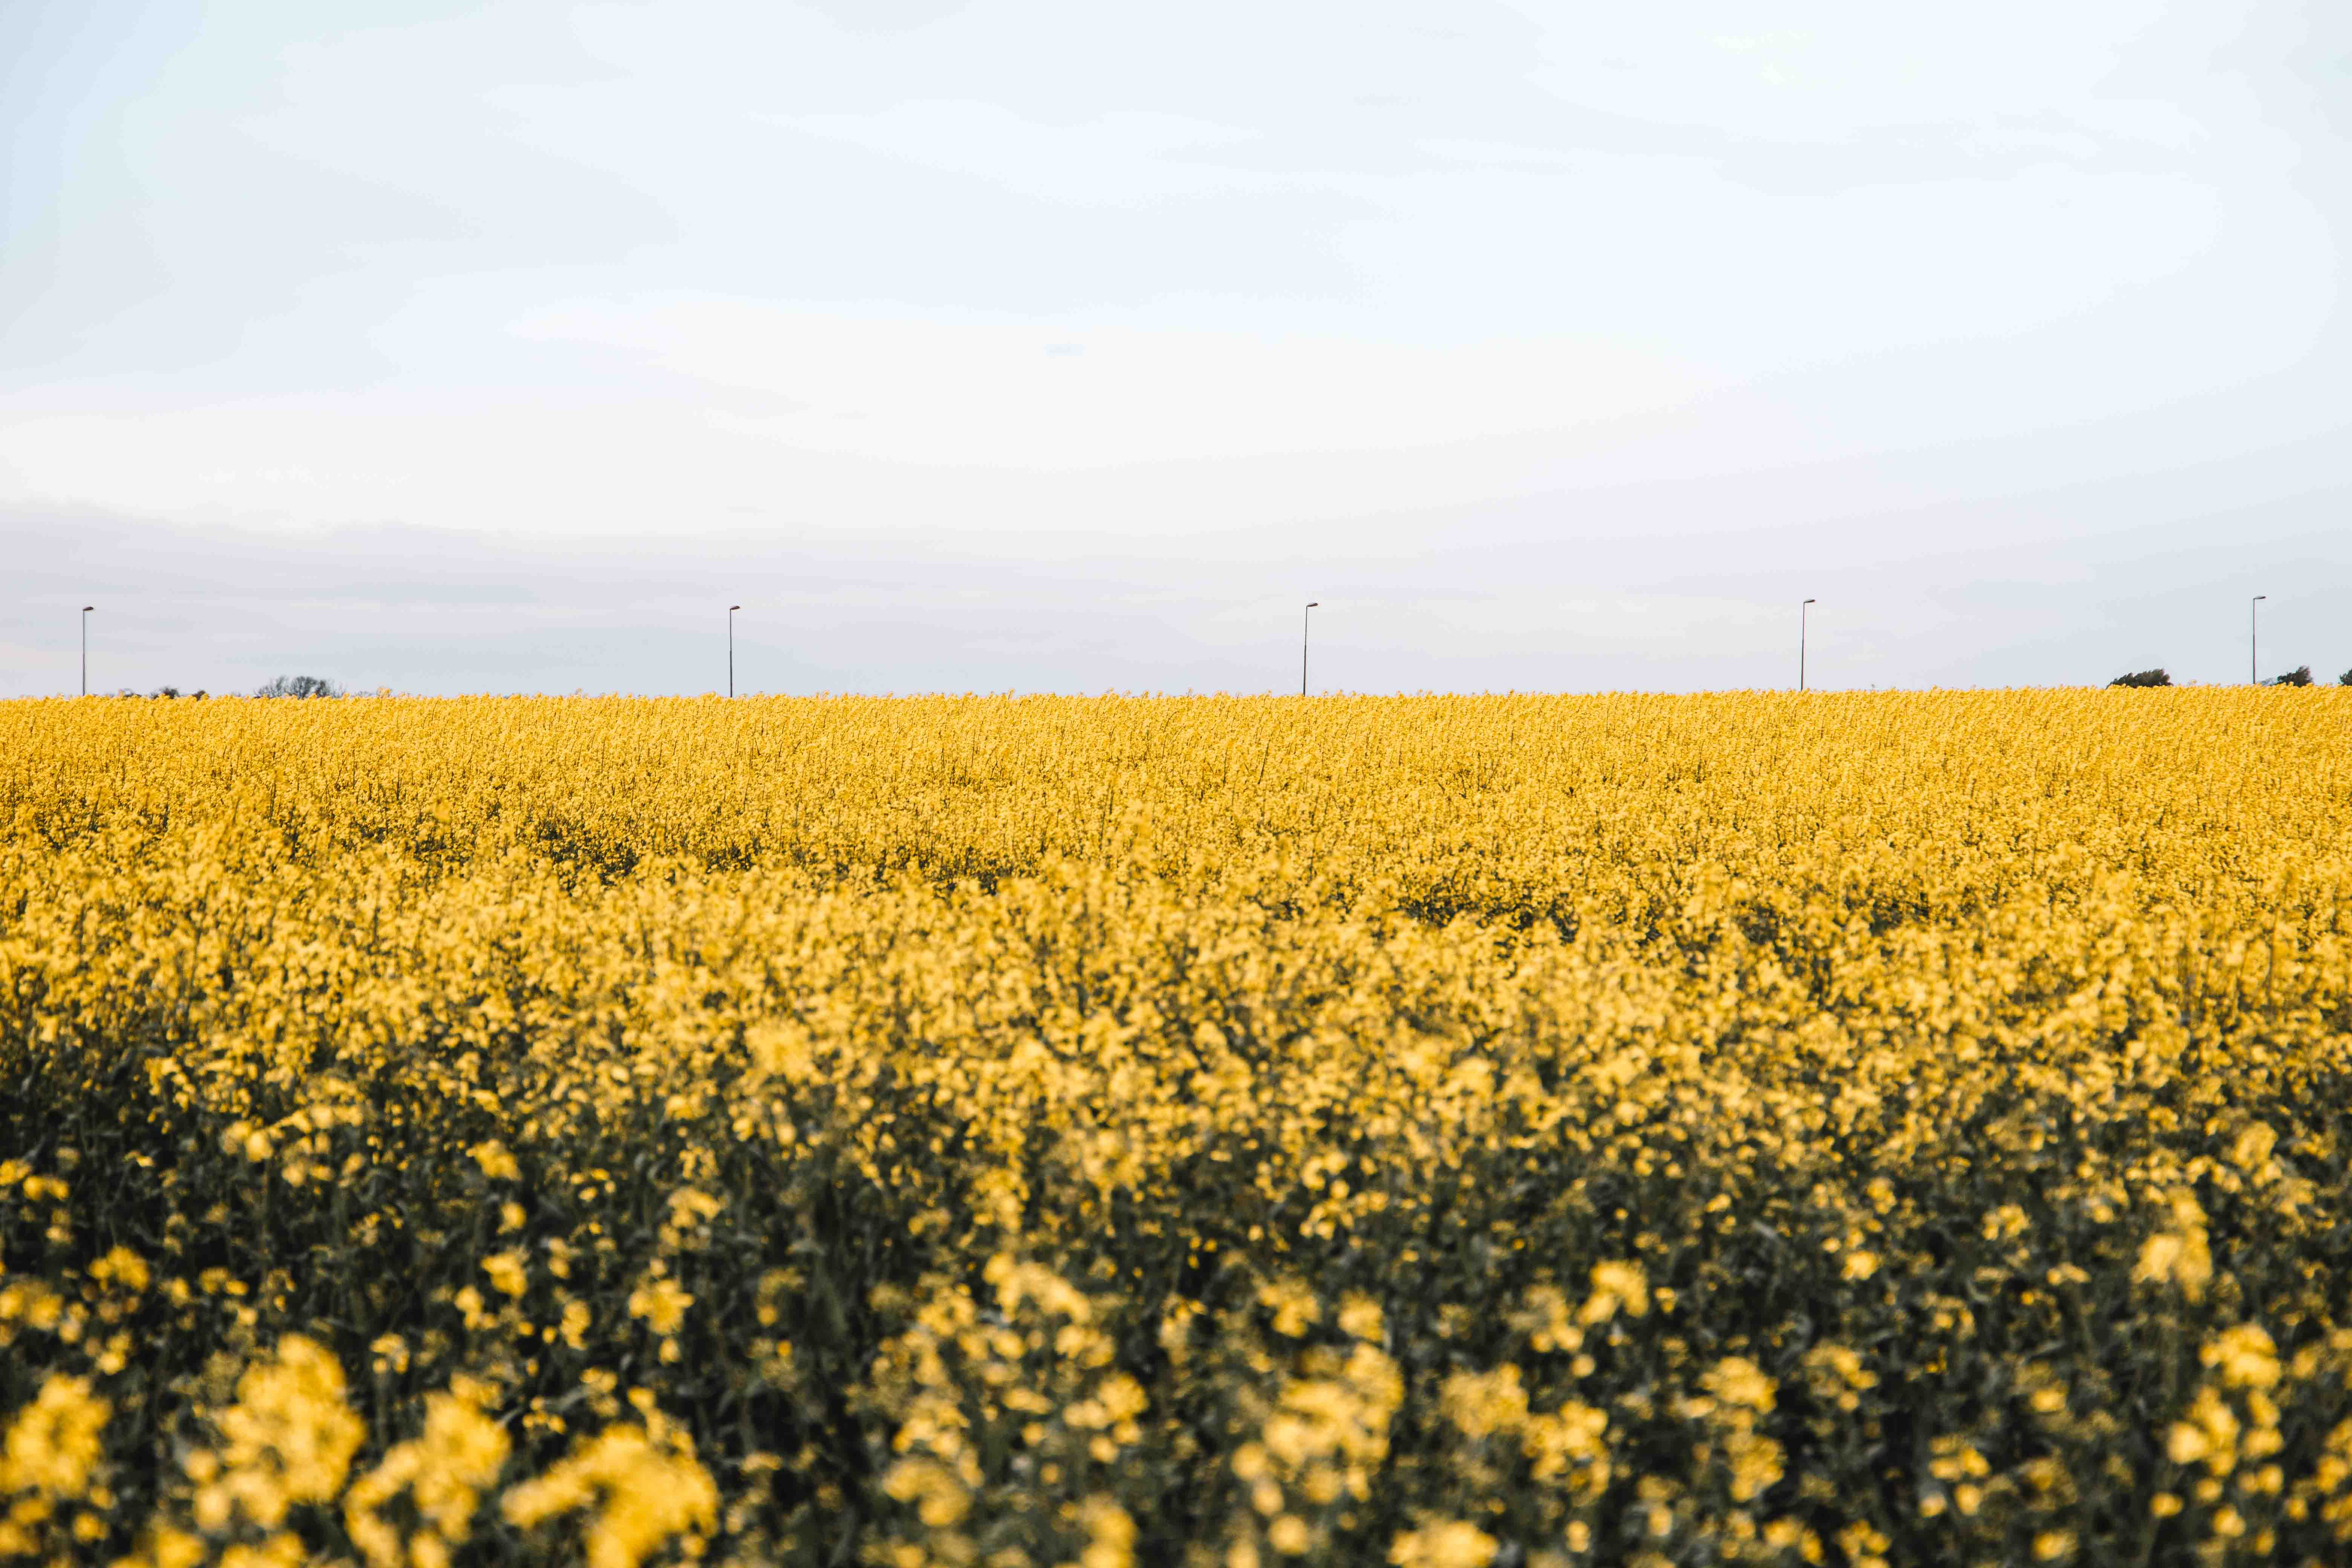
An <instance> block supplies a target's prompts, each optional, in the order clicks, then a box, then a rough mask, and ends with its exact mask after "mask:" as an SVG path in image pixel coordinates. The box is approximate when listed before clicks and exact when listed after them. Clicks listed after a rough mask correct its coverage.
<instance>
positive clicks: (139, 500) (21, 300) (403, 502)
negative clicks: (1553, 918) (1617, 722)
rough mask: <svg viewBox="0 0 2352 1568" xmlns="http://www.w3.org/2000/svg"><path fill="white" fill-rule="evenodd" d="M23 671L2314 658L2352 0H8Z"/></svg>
mask: <svg viewBox="0 0 2352 1568" xmlns="http://www.w3.org/2000/svg"><path fill="white" fill-rule="evenodd" d="M0 160H4V161H0V553H5V560H4V561H0V695H9V694H26V693H36V692H49V691H58V690H70V689H74V687H75V685H76V683H77V681H78V679H79V673H78V671H79V667H78V662H77V658H78V644H77V641H76V637H77V631H76V621H77V611H78V608H79V605H83V604H86V603H94V604H97V605H99V609H98V610H97V612H96V613H94V614H93V615H92V616H91V617H90V635H91V651H90V679H91V684H92V687H93V689H115V688H118V687H121V686H131V687H136V688H140V689H146V688H151V687H152V686H155V685H157V684H160V683H163V682H166V681H169V682H172V683H174V684H178V685H182V686H185V687H196V686H206V687H210V688H212V689H247V688H250V687H252V686H253V685H255V684H257V683H258V682H259V681H260V680H262V679H266V678H267V677H268V676H270V675H272V674H278V673H285V672H295V671H301V672H310V673H317V674H321V675H326V676H330V677H331V678H333V679H338V680H341V681H343V682H345V683H347V684H350V685H352V686H355V687H360V688H374V687H377V686H390V687H393V688H394V689H404V690H417V691H463V690H526V689H546V690H571V689H575V688H580V689H590V690H608V689H615V690H642V691H698V690H705V689H714V688H718V687H720V686H722V685H723V683H724V678H725V664H724V659H725V653H724V647H725V645H724V626H725V606H726V605H729V604H741V605H743V606H744V609H743V611H742V612H741V613H740V615H739V616H738V617H737V621H738V627H739V642H738V650H737V658H738V679H739V682H740V685H741V687H742V689H761V690H785V691H803V690H823V689H831V690H845V689H863V690H892V689H895V690H909V689H956V690H962V689H1005V688H1016V689H1055V690H1081V691H1092V690H1101V689H1107V688H1117V689H1165V690H1183V689H1197V690H1212V689H1236V690H1262V689H1276V690H1279V689H1296V688H1297V674H1298V659H1297V655H1298V636H1299V623H1300V618H1301V606H1302V605H1303V604H1304V603H1305V602H1306V601H1307V599H1310V598H1314V599H1319V600H1320V602H1321V604H1322V608H1320V609H1318V610H1317V611H1316V612H1315V617H1316V626H1315V633H1314V640H1315V654H1314V664H1313V668H1312V670H1311V674H1312V676H1313V679H1314V683H1315V685H1316V686H1317V687H1318V689H1338V688H1346V689H1366V690H1393V689H1509V688H1517V689H1567V690H1589V689H1611V688H1643V689H1693V688H1701V687H1723V686H1753V685H1778V684H1786V683H1789V682H1790V681H1792V680H1793V679H1794V677H1795V665H1796V651H1797V649H1796V644H1797V629H1798V628H1797V620H1798V611H1797V605H1798V601H1799V600H1800V599H1801V598H1804V597H1807V596H1812V597H1815V598H1817V599H1818V600H1819V601H1820V602H1819V603H1818V604H1817V605H1815V606H1814V607H1813V612H1812V614H1813V620H1812V640H1811V675H1812V677H1813V679H1814V680H1815V682H1816V683H1817V684H1822V685H1826V686H1837V687H1868V686H1873V685H1876V686H1897V685H1925V684H1945V685H1989V684H2052V683H2059V682H2074V681H2092V680H2105V679H2107V678H2108V677H2109V676H2112V675H2114V674H2116V673H2119V672H2120V671H2122V670H2124V669H2127V668H2141V667H2144V666H2147V665H2152V664H2163V665H2165V666H2167V667H2168V668H2170V669H2171V670H2172V671H2173V673H2174V674H2175V676H2176V677H2177V678H2180V679H2199V680H2209V681H2220V680H2242V679H2246V675H2247V667H2248V654H2249V649H2248V647H2247V631H2248V602H2249V599H2250V597H2251V595H2254V594H2258V593H2263V594H2267V595H2269V598H2268V599H2267V600H2266V601H2265V602H2264V604H2263V606H2262V613H2263V634H2262V665H2263V674H2264V675H2266V676H2267V675H2271V674H2274V673H2276V671H2277V670H2279V669H2281V668H2288V667H2291V666H2292V665H2295V664H2302V663H2309V664H2311V665H2313V666H2314V667H2315V668H2316V669H2317V671H2318V673H2319V674H2320V675H2321V677H2322V678H2323V679H2333V677H2334V676H2335V674H2336V672H2337V671H2338V670H2340V669H2343V668H2346V667H2347V666H2352V317H2347V308H2346V303H2345V301H2344V300H2343V298H2342V295H2343V284H2344V280H2345V267H2344V262H2343V256H2344V252H2345V248H2346V244H2347V238H2352V7H2347V6H2345V5H2341V4H2340V3H2338V4H2324V5H2323V4H2314V5H2296V4H2291V3H2284V0H2281V3H2262V0H2246V3H2234V4H2233V3H2224V0H2190V3H2180V4H2172V5H2164V4H2157V3H2154V0H2137V3H2120V0H2075V3H2070V4H2067V5H2049V4H2047V3H2046V0H2042V3H2036V4H2030V5H2029V4H2025V3H2022V0H2014V3H2012V0H1980V3H1979V4H1976V5H1967V6H1956V5H1944V6H1891V5H1885V4H1884V3H1883V0H1882V3H1874V4H1852V5H1847V4H1801V3H1780V0H1746V3H1743V4H1738V5H1732V4H1722V5H1712V4H1676V3H1673V0H1659V3H1656V4H1650V5H1501V4H1487V3H1483V0H1442V3H1432V4H1426V5H1413V4H1391V5H1382V4H1374V3H1367V0H1351V3H1349V4H1344V5H1340V4H1334V5H1315V4H1306V3H1286V4H1279V5H1269V4H1266V3H1265V0H1255V3H1253V4H1247V5H1223V4H1217V3H1214V0H1194V3H1192V4H1188V5H1181V6H1179V5H1171V6H1157V7H1134V6H1115V5H1102V4H1100V3H1099V0H1097V3H1094V4H1083V5H1081V4H1070V5H1045V4H970V5H960V4H953V3H950V0H823V3H819V4H811V5H782V4H775V3H772V0H762V3H745V4H728V3H724V0H698V3H696V4H691V5H687V4H676V3H672V4H663V5H563V4H551V3H549V4H541V3H516V4H487V5H484V4H467V5H456V4H439V5H436V4H425V3H414V4H391V3H373V4H371V3H367V0H351V3H343V4H337V5H315V4H302V3H297V0H278V3H275V4H261V3H247V4H219V5H194V4H187V3H153V4H139V3H134V0H16V3H14V4H8V5H0Z"/></svg>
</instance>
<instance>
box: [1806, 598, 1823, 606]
mask: <svg viewBox="0 0 2352 1568" xmlns="http://www.w3.org/2000/svg"><path fill="white" fill-rule="evenodd" d="M1805 603H1807V604H1808V605H1818V604H1820V603H1821V601H1820V600H1819V599H1807V600H1806V601H1805Z"/></svg>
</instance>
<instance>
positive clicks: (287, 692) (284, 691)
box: [254, 675, 343, 697]
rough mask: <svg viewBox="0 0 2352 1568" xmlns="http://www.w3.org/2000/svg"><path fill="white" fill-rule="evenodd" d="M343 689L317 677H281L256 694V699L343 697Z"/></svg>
mask: <svg viewBox="0 0 2352 1568" xmlns="http://www.w3.org/2000/svg"><path fill="white" fill-rule="evenodd" d="M342 694H343V689H342V688H341V687H340V686H338V685H336V684H335V683H334V682H333V681H331V680H325V679H320V677H318V676H315V675H281V676H278V677H277V678H275V679H272V680H271V681H270V682H269V684H268V685H267V686H265V687H263V688H262V689H260V690H258V691H257V692H255V693H254V695H255V696H256V697H341V695H342Z"/></svg>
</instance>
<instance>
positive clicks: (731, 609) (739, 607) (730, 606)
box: [727, 605, 743, 613]
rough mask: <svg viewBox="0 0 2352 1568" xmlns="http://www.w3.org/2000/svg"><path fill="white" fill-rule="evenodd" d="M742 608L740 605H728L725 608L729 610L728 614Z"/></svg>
mask: <svg viewBox="0 0 2352 1568" xmlns="http://www.w3.org/2000/svg"><path fill="white" fill-rule="evenodd" d="M742 607H743V606H742V605H728V606H727V608H728V610H729V611H730V613H731V612H733V611H736V610H740V609H741V608H742Z"/></svg>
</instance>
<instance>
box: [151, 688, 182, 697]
mask: <svg viewBox="0 0 2352 1568" xmlns="http://www.w3.org/2000/svg"><path fill="white" fill-rule="evenodd" d="M179 694H180V689H179V688H178V687H176V686H159V687H157V688H156V689H154V691H153V693H152V695H153V696H157V697H177V696H178V695H179Z"/></svg>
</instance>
